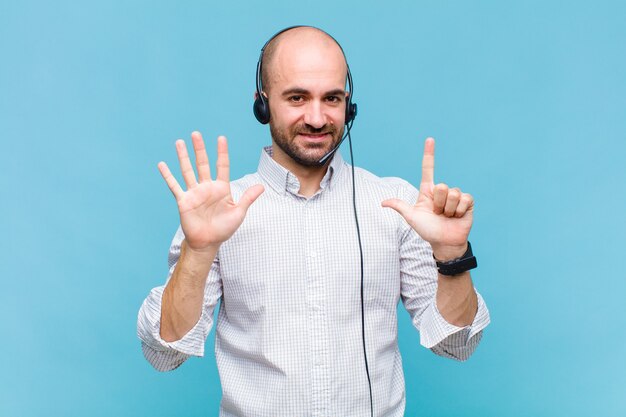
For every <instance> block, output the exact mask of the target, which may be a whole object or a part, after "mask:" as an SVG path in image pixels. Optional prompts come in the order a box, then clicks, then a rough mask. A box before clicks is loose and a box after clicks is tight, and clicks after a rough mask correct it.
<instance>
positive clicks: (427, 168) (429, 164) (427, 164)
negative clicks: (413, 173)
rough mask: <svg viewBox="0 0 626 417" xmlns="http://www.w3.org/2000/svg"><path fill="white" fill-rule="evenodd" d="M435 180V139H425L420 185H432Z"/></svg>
mask: <svg viewBox="0 0 626 417" xmlns="http://www.w3.org/2000/svg"><path fill="white" fill-rule="evenodd" d="M434 178H435V139H433V138H426V142H425V143H424V157H423V158H422V184H434Z"/></svg>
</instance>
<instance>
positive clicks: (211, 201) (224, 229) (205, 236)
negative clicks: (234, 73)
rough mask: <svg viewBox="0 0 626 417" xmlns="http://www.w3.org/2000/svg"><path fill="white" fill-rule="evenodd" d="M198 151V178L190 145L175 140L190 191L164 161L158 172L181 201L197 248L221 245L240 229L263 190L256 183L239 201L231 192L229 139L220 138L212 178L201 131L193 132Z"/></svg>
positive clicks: (186, 225)
mask: <svg viewBox="0 0 626 417" xmlns="http://www.w3.org/2000/svg"><path fill="white" fill-rule="evenodd" d="M191 140H192V143H193V149H194V152H195V154H196V169H197V170H198V180H196V176H195V174H194V170H193V167H192V165H191V161H190V159H189V154H188V152H187V147H186V145H185V142H184V141H183V140H178V141H176V153H177V154H178V160H179V162H180V168H181V171H182V174H183V179H184V180H185V184H186V186H187V191H183V189H182V188H181V186H180V185H179V184H178V182H177V181H176V178H174V176H173V175H172V173H171V171H170V170H169V168H168V167H167V164H166V163H165V162H159V165H158V167H159V171H160V172H161V175H162V176H163V178H164V179H165V182H166V183H167V185H168V187H169V189H170V190H171V191H172V193H173V194H174V197H175V198H176V202H177V203H178V211H179V214H180V224H181V227H182V229H183V232H184V234H185V240H186V242H187V246H188V247H190V248H191V249H193V250H196V251H202V250H207V249H209V248H211V247H216V246H219V245H220V244H221V243H222V242H224V241H226V240H227V239H228V238H230V237H231V236H232V235H233V233H235V231H236V230H237V228H239V226H240V225H241V223H242V222H243V219H244V217H245V215H246V212H247V210H248V208H249V207H250V205H251V204H252V203H253V202H254V201H255V200H256V199H257V198H258V197H259V196H260V195H261V193H263V191H264V188H263V186H262V185H260V184H257V185H254V186H252V187H250V188H248V189H247V190H246V192H245V193H244V194H243V195H242V196H241V198H240V199H239V202H238V203H235V202H234V201H233V198H232V196H231V193H230V181H229V176H230V172H229V170H230V164H229V160H228V145H227V142H226V138H225V137H224V136H220V137H218V138H217V177H216V179H215V180H212V179H211V170H210V167H209V159H208V157H207V153H206V149H205V147H204V141H203V140H202V136H201V135H200V132H193V133H192V134H191Z"/></svg>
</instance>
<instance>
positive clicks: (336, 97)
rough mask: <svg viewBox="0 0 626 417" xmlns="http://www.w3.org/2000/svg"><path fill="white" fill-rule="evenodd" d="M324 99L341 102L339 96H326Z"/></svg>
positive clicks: (330, 101)
mask: <svg viewBox="0 0 626 417" xmlns="http://www.w3.org/2000/svg"><path fill="white" fill-rule="evenodd" d="M326 101H327V102H329V103H339V102H341V97H339V96H328V97H326Z"/></svg>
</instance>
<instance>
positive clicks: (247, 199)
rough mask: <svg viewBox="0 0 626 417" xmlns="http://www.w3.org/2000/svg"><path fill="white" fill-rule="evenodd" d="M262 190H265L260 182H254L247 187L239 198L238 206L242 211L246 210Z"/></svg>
mask: <svg viewBox="0 0 626 417" xmlns="http://www.w3.org/2000/svg"><path fill="white" fill-rule="evenodd" d="M263 191H265V188H264V187H263V186H262V185H261V184H256V185H253V186H252V187H250V188H248V189H247V190H246V192H245V193H243V195H242V196H241V198H240V199H239V203H238V204H239V207H240V208H242V209H243V210H244V211H248V208H249V207H250V206H251V205H252V203H254V202H255V200H256V199H257V198H258V197H259V196H260V195H261V194H263Z"/></svg>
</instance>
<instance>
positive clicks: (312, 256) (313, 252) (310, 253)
mask: <svg viewBox="0 0 626 417" xmlns="http://www.w3.org/2000/svg"><path fill="white" fill-rule="evenodd" d="M309 256H310V257H311V258H317V252H315V251H312V252H309Z"/></svg>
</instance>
